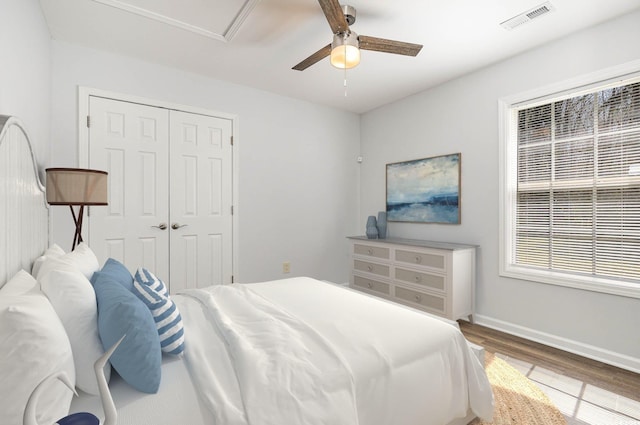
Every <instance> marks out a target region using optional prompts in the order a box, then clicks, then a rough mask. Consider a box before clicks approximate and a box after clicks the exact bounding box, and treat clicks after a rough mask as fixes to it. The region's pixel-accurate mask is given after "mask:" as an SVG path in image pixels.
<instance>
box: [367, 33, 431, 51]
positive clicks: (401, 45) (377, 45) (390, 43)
mask: <svg viewBox="0 0 640 425" xmlns="http://www.w3.org/2000/svg"><path fill="white" fill-rule="evenodd" d="M358 40H360V48H361V49H363V50H373V51H376V52H385V53H395V54H397V55H405V56H417V55H418V53H420V50H421V49H422V44H413V43H405V42H402V41H395V40H387V39H386V38H377V37H368V36H366V35H361V36H359V37H358Z"/></svg>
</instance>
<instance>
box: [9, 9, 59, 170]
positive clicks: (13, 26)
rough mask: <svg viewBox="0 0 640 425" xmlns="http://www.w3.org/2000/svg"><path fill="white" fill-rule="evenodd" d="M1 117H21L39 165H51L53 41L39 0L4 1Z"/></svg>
mask: <svg viewBox="0 0 640 425" xmlns="http://www.w3.org/2000/svg"><path fill="white" fill-rule="evenodd" d="M0 11H1V12H2V17H3V18H2V23H1V24H0V52H2V60H1V65H0V114H2V115H13V116H15V117H18V118H19V119H20V120H21V121H22V123H23V124H24V126H25V127H26V129H27V133H28V135H29V137H30V139H31V141H32V143H33V148H34V151H35V154H36V159H37V161H38V165H39V166H40V167H41V168H43V167H44V166H46V164H48V162H49V146H50V138H49V137H50V134H49V131H50V118H51V117H50V111H51V38H50V36H49V29H48V27H47V24H46V22H45V20H44V16H43V14H42V10H41V9H40V3H38V0H2V7H1V8H0Z"/></svg>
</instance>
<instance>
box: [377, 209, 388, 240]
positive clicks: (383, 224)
mask: <svg viewBox="0 0 640 425" xmlns="http://www.w3.org/2000/svg"><path fill="white" fill-rule="evenodd" d="M377 227H378V238H380V239H385V238H386V237H387V212H386V211H380V212H379V213H378V225H377Z"/></svg>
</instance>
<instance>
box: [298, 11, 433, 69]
mask: <svg viewBox="0 0 640 425" xmlns="http://www.w3.org/2000/svg"><path fill="white" fill-rule="evenodd" d="M318 2H319V3H320V7H321V8H322V12H323V13H324V15H325V16H326V17H327V21H329V26H330V27H331V31H333V43H331V44H327V45H326V46H324V47H323V48H322V49H320V50H318V51H317V52H315V53H314V54H312V55H311V56H309V57H308V58H306V59H305V60H303V61H302V62H300V63H299V64H297V65H296V66H294V67H293V68H292V69H295V70H296V71H304V70H305V69H307V68H308V67H310V66H311V65H313V64H315V63H316V62H318V61H320V60H321V59H324V58H326V57H327V56H331V64H332V65H333V66H335V67H337V68H344V69H349V68H353V67H354V66H356V65H358V63H360V49H363V50H373V51H376V52H385V53H395V54H398V55H406V56H416V55H417V54H418V53H420V50H421V49H422V44H413V43H405V42H402V41H394V40H387V39H385V38H377V37H369V36H366V35H358V34H356V33H355V32H354V31H351V28H349V26H350V25H353V24H354V23H355V21H356V9H355V8H354V7H352V6H347V5H340V3H338V0H318Z"/></svg>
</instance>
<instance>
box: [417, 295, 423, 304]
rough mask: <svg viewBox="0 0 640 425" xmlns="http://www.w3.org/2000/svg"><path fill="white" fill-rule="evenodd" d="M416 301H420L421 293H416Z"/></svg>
mask: <svg viewBox="0 0 640 425" xmlns="http://www.w3.org/2000/svg"><path fill="white" fill-rule="evenodd" d="M416 301H417V302H420V301H422V295H420V294H416Z"/></svg>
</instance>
